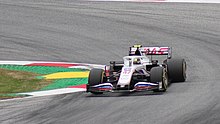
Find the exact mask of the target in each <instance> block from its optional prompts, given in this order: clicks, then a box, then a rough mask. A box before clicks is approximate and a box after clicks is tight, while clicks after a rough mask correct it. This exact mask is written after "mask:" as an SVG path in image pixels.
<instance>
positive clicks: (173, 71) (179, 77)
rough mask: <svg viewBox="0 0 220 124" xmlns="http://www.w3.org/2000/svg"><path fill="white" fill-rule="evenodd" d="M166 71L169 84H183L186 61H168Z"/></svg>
mask: <svg viewBox="0 0 220 124" xmlns="http://www.w3.org/2000/svg"><path fill="white" fill-rule="evenodd" d="M167 70H168V78H169V80H170V82H185V80H186V61H185V60H184V59H168V61H167Z"/></svg>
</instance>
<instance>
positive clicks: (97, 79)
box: [87, 68, 104, 94]
mask: <svg viewBox="0 0 220 124" xmlns="http://www.w3.org/2000/svg"><path fill="white" fill-rule="evenodd" d="M103 79H104V70H103V69H97V68H93V69H92V70H90V73H89V77H88V84H87V92H91V93H93V94H103V92H95V91H91V90H90V87H91V86H94V85H98V84H101V83H103Z"/></svg>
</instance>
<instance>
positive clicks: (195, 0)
mask: <svg viewBox="0 0 220 124" xmlns="http://www.w3.org/2000/svg"><path fill="white" fill-rule="evenodd" d="M88 1H99V2H172V3H220V0H88Z"/></svg>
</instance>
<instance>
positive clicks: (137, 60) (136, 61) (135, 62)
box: [133, 58, 141, 65]
mask: <svg viewBox="0 0 220 124" xmlns="http://www.w3.org/2000/svg"><path fill="white" fill-rule="evenodd" d="M133 64H135V65H139V64H141V59H140V58H135V59H134V61H133Z"/></svg>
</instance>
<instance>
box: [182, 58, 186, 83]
mask: <svg viewBox="0 0 220 124" xmlns="http://www.w3.org/2000/svg"><path fill="white" fill-rule="evenodd" d="M183 78H184V80H185V79H186V62H185V61H184V63H183Z"/></svg>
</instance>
